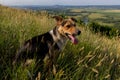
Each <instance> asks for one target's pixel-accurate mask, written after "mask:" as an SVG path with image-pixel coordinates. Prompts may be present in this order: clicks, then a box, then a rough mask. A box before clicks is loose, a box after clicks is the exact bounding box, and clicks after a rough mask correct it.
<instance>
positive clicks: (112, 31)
mask: <svg viewBox="0 0 120 80" xmlns="http://www.w3.org/2000/svg"><path fill="white" fill-rule="evenodd" d="M88 26H89V28H90V30H91V31H93V32H95V33H100V34H102V35H106V36H109V37H115V36H119V34H120V31H119V30H118V29H117V28H115V27H110V26H106V25H100V24H98V23H96V22H90V23H89V25H88Z"/></svg>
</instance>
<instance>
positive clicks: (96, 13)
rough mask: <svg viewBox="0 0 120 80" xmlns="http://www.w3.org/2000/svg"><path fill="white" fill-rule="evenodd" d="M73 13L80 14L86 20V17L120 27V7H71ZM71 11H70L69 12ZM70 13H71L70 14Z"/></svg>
mask: <svg viewBox="0 0 120 80" xmlns="http://www.w3.org/2000/svg"><path fill="white" fill-rule="evenodd" d="M70 12H72V13H71V14H75V15H74V16H78V17H80V18H81V19H83V20H84V17H86V18H88V19H89V21H96V22H98V23H100V24H104V25H108V26H113V27H117V28H119V29H120V23H119V22H118V21H120V18H119V17H120V10H119V9H115V10H114V9H108V10H107V9H97V8H85V9H74V8H72V9H70ZM67 13H69V12H67ZM69 15H70V14H69Z"/></svg>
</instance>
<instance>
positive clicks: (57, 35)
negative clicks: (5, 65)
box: [13, 16, 81, 64]
mask: <svg viewBox="0 0 120 80" xmlns="http://www.w3.org/2000/svg"><path fill="white" fill-rule="evenodd" d="M53 18H55V20H56V22H57V24H56V27H55V28H54V29H52V30H51V31H49V32H46V33H44V34H42V35H38V36H35V37H33V38H32V39H29V40H27V41H26V42H25V43H24V45H23V46H22V47H21V48H20V49H19V51H18V52H17V54H16V56H15V59H14V61H13V64H15V63H18V62H19V61H21V60H24V61H26V60H27V59H30V58H34V57H35V58H36V62H38V61H39V60H43V59H44V58H45V57H46V56H48V57H49V59H54V58H56V54H57V53H56V52H55V51H57V52H59V51H60V50H61V49H62V47H63V46H64V44H65V43H66V41H67V40H68V39H69V40H71V41H72V42H73V43H74V44H77V43H78V40H77V38H76V36H77V35H79V34H80V33H81V31H80V30H79V29H77V28H76V24H75V22H76V20H75V19H74V18H68V19H63V18H62V17H60V16H54V17H53ZM51 61H54V60H51Z"/></svg>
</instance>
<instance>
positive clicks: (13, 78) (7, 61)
mask: <svg viewBox="0 0 120 80" xmlns="http://www.w3.org/2000/svg"><path fill="white" fill-rule="evenodd" d="M53 15H61V16H63V17H75V18H76V19H77V20H78V23H77V25H78V27H79V29H80V30H81V31H82V33H81V35H80V36H78V38H79V44H78V45H73V44H71V43H70V42H69V41H68V44H67V45H66V46H65V48H64V50H63V51H62V52H61V54H60V56H59V58H58V59H57V61H56V62H57V72H56V75H55V76H53V74H52V73H51V74H49V76H47V77H46V78H47V79H48V80H53V79H55V80H56V79H58V80H120V39H119V30H120V23H119V21H120V19H119V17H120V6H119V5H116V6H105V5H101V6H64V5H54V6H9V7H6V6H2V5H0V63H1V65H0V72H1V74H0V79H1V80H8V79H10V80H27V79H28V71H29V72H30V73H31V74H33V68H34V65H35V64H34V62H33V64H31V65H30V66H28V67H26V68H24V69H23V67H22V66H17V65H16V66H14V67H13V66H12V60H13V58H14V55H15V54H16V51H17V50H18V49H19V47H20V46H21V45H22V44H23V43H24V41H25V40H28V39H30V38H32V37H33V36H36V35H40V34H42V33H45V32H47V31H49V30H51V29H52V28H53V27H54V26H55V21H54V19H52V18H51V16H53ZM40 72H41V78H42V76H44V75H45V74H46V73H43V72H42V71H40Z"/></svg>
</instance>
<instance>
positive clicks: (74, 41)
mask: <svg viewBox="0 0 120 80" xmlns="http://www.w3.org/2000/svg"><path fill="white" fill-rule="evenodd" d="M66 36H67V37H68V38H69V39H70V41H71V42H72V43H73V44H78V39H77V38H76V36H77V35H75V34H72V35H71V34H68V33H66Z"/></svg>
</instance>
